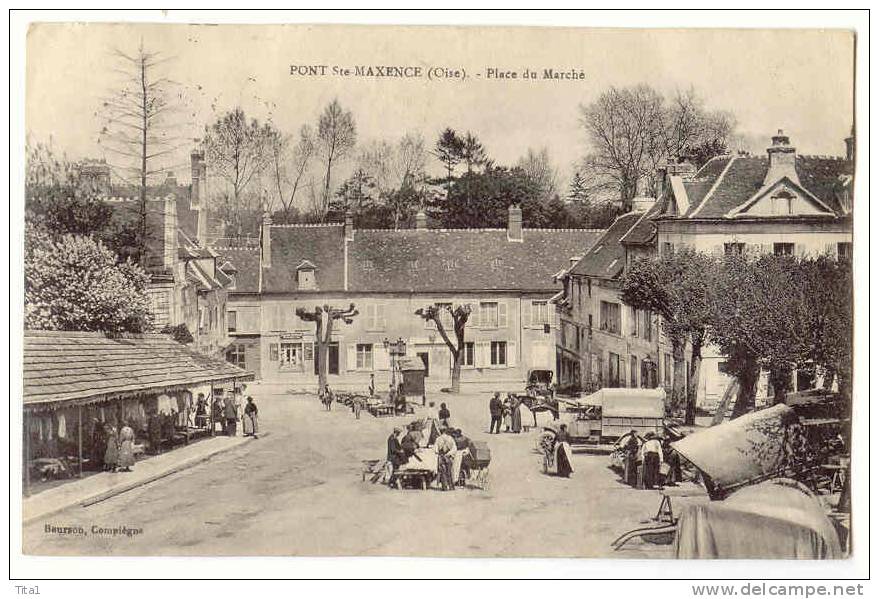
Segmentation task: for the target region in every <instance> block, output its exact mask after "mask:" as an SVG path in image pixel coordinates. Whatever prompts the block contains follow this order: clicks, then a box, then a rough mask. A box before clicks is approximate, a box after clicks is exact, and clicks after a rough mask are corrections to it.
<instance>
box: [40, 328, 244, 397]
mask: <svg viewBox="0 0 879 599" xmlns="http://www.w3.org/2000/svg"><path fill="white" fill-rule="evenodd" d="M23 372H24V405H25V407H26V408H27V409H40V408H46V407H51V406H52V405H57V404H58V403H59V402H71V403H89V402H94V401H101V400H103V399H109V398H112V397H116V396H121V395H131V394H136V393H140V392H153V393H159V392H162V391H163V390H167V389H174V388H182V387H191V386H195V385H198V384H202V383H207V382H210V381H216V382H219V381H229V380H233V379H250V378H252V376H253V375H252V374H249V373H247V372H245V371H244V370H242V369H240V368H238V367H237V366H233V365H232V364H229V363H228V362H226V361H224V360H221V359H216V358H209V357H206V356H204V355H202V354H199V353H197V352H195V351H192V350H190V349H188V348H186V347H185V346H183V345H181V344H179V343H177V342H176V341H173V340H172V339H171V338H170V337H167V336H165V335H156V334H144V335H125V336H123V337H122V338H118V339H110V338H108V337H106V336H105V335H104V334H103V333H96V332H68V331H25V333H24V366H23Z"/></svg>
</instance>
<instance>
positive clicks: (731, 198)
mask: <svg viewBox="0 0 879 599" xmlns="http://www.w3.org/2000/svg"><path fill="white" fill-rule="evenodd" d="M794 168H795V171H796V175H797V177H798V178H799V180H800V183H801V184H802V187H803V189H804V190H805V191H807V192H808V193H809V194H812V195H813V196H814V197H815V198H817V199H818V200H819V201H820V202H822V203H823V204H825V205H827V206H828V207H829V208H830V209H831V210H832V211H833V212H834V214H836V215H842V214H844V210H843V207H842V206H841V204H840V195H841V194H842V192H843V191H844V190H845V187H846V185H847V181H848V180H849V178H850V176H851V174H852V172H853V166H852V163H851V162H849V161H847V160H845V159H843V158H837V157H827V156H799V155H798V156H796V158H795V163H794ZM768 170H769V157H768V156H720V157H716V158H713V159H711V160H709V161H708V162H707V163H706V164H705V165H704V166H703V167H702V168H701V169H699V171H698V172H697V173H696V175H695V176H694V178H693V179H692V180H685V181H683V186H684V188H685V190H686V193H687V196H688V199H689V206H690V208H689V210H688V211H687V212H686V213H685V214H684V215H683V218H699V219H703V218H707V219H719V218H728V216H727V215H728V214H729V213H730V212H732V211H734V210H735V209H736V208H738V207H739V206H741V205H742V204H743V203H745V202H747V201H748V200H749V199H751V198H753V197H754V195H755V194H756V193H757V192H758V191H760V190H761V189H763V188H764V184H765V179H766V174H767V172H768ZM665 215H666V216H680V215H675V214H674V211H666V214H665Z"/></svg>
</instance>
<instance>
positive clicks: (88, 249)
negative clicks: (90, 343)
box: [24, 226, 152, 333]
mask: <svg viewBox="0 0 879 599" xmlns="http://www.w3.org/2000/svg"><path fill="white" fill-rule="evenodd" d="M24 276H25V326H26V327H27V328H29V329H44V330H61V331H105V332H112V333H119V332H143V331H146V330H149V329H150V327H151V325H152V314H151V311H150V304H149V299H148V298H147V295H146V285H147V283H148V281H149V278H148V276H147V274H146V273H145V272H144V271H143V270H142V269H141V268H140V267H139V266H138V265H136V264H135V263H134V262H132V261H131V260H125V261H124V262H118V261H117V257H116V255H115V254H113V252H112V251H110V250H109V249H107V248H106V247H105V246H104V245H103V244H101V243H100V242H97V241H94V240H93V239H91V238H89V237H83V236H76V235H62V236H60V237H59V238H57V239H53V238H52V236H50V235H49V234H48V233H47V232H46V231H45V230H41V229H39V228H34V227H32V226H28V227H27V229H26V231H25V254H24Z"/></svg>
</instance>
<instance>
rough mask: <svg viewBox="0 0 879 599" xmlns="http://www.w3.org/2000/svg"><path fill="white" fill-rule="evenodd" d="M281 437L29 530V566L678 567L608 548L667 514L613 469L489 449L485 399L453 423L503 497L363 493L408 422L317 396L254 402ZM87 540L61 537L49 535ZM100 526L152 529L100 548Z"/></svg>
mask: <svg viewBox="0 0 879 599" xmlns="http://www.w3.org/2000/svg"><path fill="white" fill-rule="evenodd" d="M251 391H252V394H253V395H254V397H255V399H256V400H257V403H258V405H259V407H260V415H261V425H262V426H263V427H264V428H265V429H270V430H271V433H272V434H271V435H270V436H268V437H266V438H263V439H259V440H257V441H253V442H251V443H247V444H245V445H242V446H241V447H239V448H237V449H233V450H231V451H229V452H226V453H223V454H221V455H218V456H215V457H213V458H211V459H209V460H208V461H206V462H203V463H201V464H199V465H198V466H195V467H193V468H191V469H188V470H185V471H183V472H179V473H177V474H174V475H171V476H169V477H166V478H162V479H160V480H158V481H156V482H153V483H151V484H148V485H146V486H144V487H141V488H138V489H135V490H132V491H129V492H127V493H124V494H122V495H119V496H117V497H114V498H112V499H109V500H106V501H103V502H101V503H98V504H96V505H93V506H91V507H88V508H81V507H76V508H71V509H69V510H66V511H64V512H61V513H58V514H55V515H53V516H49V517H47V518H45V522H43V521H42V520H38V521H36V522H33V523H31V524H29V525H28V526H26V527H25V528H24V531H23V533H24V535H23V538H24V541H23V545H24V547H23V550H24V552H25V553H27V554H42V555H59V554H60V555H64V554H88V555H109V554H112V555H313V556H329V555H373V556H399V555H418V556H459V557H475V556H483V557H492V556H546V557H574V556H578V557H592V556H603V557H638V558H644V557H667V556H668V555H669V550H668V549H669V548H668V547H664V546H656V545H649V544H632V545H631V548H629V549H626V550H623V551H620V552H613V551H611V550H610V547H609V544H610V542H611V541H612V540H613V539H614V538H615V537H616V536H617V535H618V534H620V533H622V532H624V531H625V530H628V529H630V528H634V527H636V526H637V525H638V524H639V522H640V521H641V520H644V519H646V518H647V517H649V516H650V515H652V514H653V513H655V511H656V508H657V506H658V503H659V499H660V497H659V494H658V492H656V491H638V490H634V489H631V488H629V487H626V486H624V485H622V484H620V483H619V482H618V481H617V476H616V474H614V473H613V472H612V471H611V470H609V469H608V468H607V464H608V459H607V457H605V456H590V455H581V454H575V455H574V464H573V466H574V469H575V472H574V475H573V477H572V478H571V479H559V478H555V477H549V476H545V475H543V474H542V473H541V467H540V464H541V462H540V457H539V455H538V454H537V453H536V452H534V449H533V448H534V440H535V438H534V433H533V432H532V433H530V434H527V435H526V434H521V435H513V434H502V435H488V434H487V432H486V431H487V425H488V418H487V417H486V416H487V411H488V410H487V402H488V394H486V393H481V394H479V395H469V396H461V397H456V398H449V397H447V396H444V397H440V396H439V395H437V396H436V398H437V399H442V400H444V401H447V403H448V404H449V407H450V409H451V411H452V415H453V420H455V423H456V425H457V426H459V427H460V428H462V429H463V430H464V431H465V433H467V434H468V435H469V436H471V437H472V438H475V439H484V440H488V441H489V443H490V447H491V450H492V465H491V472H492V484H491V487H490V489H489V490H488V491H481V490H478V489H472V490H471V489H466V490H457V491H455V492H448V493H443V492H440V491H437V490H429V491H414V490H412V491H394V490H390V489H388V488H387V487H385V486H382V485H372V484H370V483H368V482H366V483H364V482H361V476H360V466H361V460H363V459H370V458H379V457H382V456H383V454H384V452H385V442H386V438H387V436H388V434H389V433H390V430H391V429H392V428H393V426H394V425H397V424H402V423H404V422H406V421H407V419H405V418H402V417H401V418H382V419H376V418H373V417H371V416H369V415H368V414H366V413H364V415H363V417H362V419H361V420H360V421H357V420H355V419H354V417H353V415H352V414H351V413H350V412H348V411H346V410H343V409H337V410H335V411H333V412H325V411H323V410H322V409H321V407H320V405H319V403H318V402H317V400H316V399H315V398H314V397H312V396H304V395H298V396H282V395H268V394H267V392H266V391H265V390H264V391H263V392H260V390H259V389H257V388H253V389H251ZM46 524H49V525H54V526H81V527H83V529H84V530H85V532H86V535H84V536H83V535H64V536H60V535H57V534H53V533H47V532H46V531H45V525H46ZM92 526H98V527H102V528H105V529H106V528H117V527H121V526H126V527H128V528H136V529H142V532H140V533H139V534H136V535H134V536H130V537H129V536H107V535H99V534H91V533H90V531H91V529H92Z"/></svg>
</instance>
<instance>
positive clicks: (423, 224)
mask: <svg viewBox="0 0 879 599" xmlns="http://www.w3.org/2000/svg"><path fill="white" fill-rule="evenodd" d="M415 230H416V231H425V230H427V213H425V212H424V208H421V209H420V210H419V211H418V212H417V213H416V214H415Z"/></svg>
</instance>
